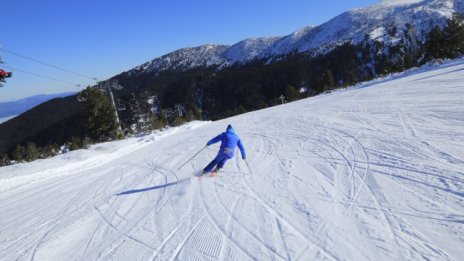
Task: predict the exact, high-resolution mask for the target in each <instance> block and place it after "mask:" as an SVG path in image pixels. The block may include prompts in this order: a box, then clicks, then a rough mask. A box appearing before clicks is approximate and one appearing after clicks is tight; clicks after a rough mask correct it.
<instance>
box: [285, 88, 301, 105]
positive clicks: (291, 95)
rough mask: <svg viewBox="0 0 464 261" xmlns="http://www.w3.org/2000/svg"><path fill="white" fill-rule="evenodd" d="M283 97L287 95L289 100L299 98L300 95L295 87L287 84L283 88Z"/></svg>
mask: <svg viewBox="0 0 464 261" xmlns="http://www.w3.org/2000/svg"><path fill="white" fill-rule="evenodd" d="M285 97H287V100H288V101H289V102H291V101H296V100H298V99H300V98H301V95H300V93H299V92H298V90H297V89H296V88H295V87H293V86H292V85H287V88H285Z"/></svg>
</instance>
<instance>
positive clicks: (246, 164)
mask: <svg viewBox="0 0 464 261" xmlns="http://www.w3.org/2000/svg"><path fill="white" fill-rule="evenodd" d="M245 163H246V165H247V167H248V169H249V170H250V173H251V175H253V171H251V168H250V165H248V161H247V160H245Z"/></svg>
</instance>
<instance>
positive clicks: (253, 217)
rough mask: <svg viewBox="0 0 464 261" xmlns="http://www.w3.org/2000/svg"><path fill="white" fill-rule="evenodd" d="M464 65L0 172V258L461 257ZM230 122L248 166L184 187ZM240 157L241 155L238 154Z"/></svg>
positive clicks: (233, 163) (233, 166)
mask: <svg viewBox="0 0 464 261" xmlns="http://www.w3.org/2000/svg"><path fill="white" fill-rule="evenodd" d="M463 77H464V60H458V61H454V62H450V63H447V64H442V65H438V66H431V67H428V68H423V69H419V70H415V71H409V72H406V73H403V74H398V75H395V76H391V77H388V78H384V79H379V80H376V81H375V82H368V83H364V84H360V85H357V86H355V87H352V88H349V89H346V90H340V91H336V92H333V93H330V94H324V95H320V96H317V97H313V98H309V99H305V100H301V101H298V102H294V103H289V104H285V105H281V106H276V107H272V108H269V109H265V110H260V111H256V112H251V113H246V114H243V115H239V116H236V117H233V118H229V119H226V120H221V121H217V122H212V123H203V125H201V124H200V123H192V125H187V126H185V127H181V128H178V129H175V130H170V131H176V132H177V133H171V135H163V134H162V133H160V134H156V135H150V136H146V137H140V138H132V139H128V140H123V141H116V142H111V143H105V144H99V145H95V146H92V148H91V149H89V150H79V151H74V152H70V153H68V154H63V155H60V156H57V157H54V158H51V159H47V160H40V161H36V162H32V163H27V164H17V165H13V166H7V167H2V168H0V191H1V192H0V209H1V211H0V227H1V233H0V256H1V259H4V260H421V259H427V260H463V258H464V252H463V250H462V245H463V243H464V226H463V224H464V201H463V200H464V192H463V191H464V106H463V100H464V82H463V81H462V78H463ZM227 124H232V125H233V126H234V127H235V129H236V131H237V132H238V134H239V135H240V136H241V138H242V140H243V143H244V144H245V147H246V149H247V154H248V157H247V162H248V163H249V166H250V167H251V170H249V169H248V167H247V164H245V162H244V161H243V160H241V159H240V157H239V155H238V157H236V158H234V159H232V160H230V161H229V162H228V163H227V164H226V166H225V168H224V169H223V170H222V171H221V172H220V173H219V175H218V176H217V177H214V178H211V177H204V178H202V179H201V180H197V179H196V178H194V177H193V175H194V174H195V173H197V172H198V171H199V170H200V169H201V168H202V167H204V166H205V165H206V164H207V163H208V162H209V161H210V160H211V159H212V158H213V157H214V156H215V154H216V151H217V149H218V145H213V146H210V147H208V148H206V149H205V150H203V151H202V152H200V154H198V156H196V157H195V158H194V159H193V160H192V161H190V162H188V163H187V164H186V165H185V166H184V167H183V168H181V169H180V170H179V169H178V168H179V166H181V165H182V164H183V163H184V162H186V161H187V160H188V159H189V158H190V157H192V156H193V155H194V154H195V153H196V152H197V151H199V150H201V149H202V148H203V147H204V146H205V144H206V142H207V141H208V140H209V139H210V138H212V137H213V136H215V135H216V134H218V133H219V132H222V131H223V130H224V129H225V127H226V126H227ZM237 153H238V152H237Z"/></svg>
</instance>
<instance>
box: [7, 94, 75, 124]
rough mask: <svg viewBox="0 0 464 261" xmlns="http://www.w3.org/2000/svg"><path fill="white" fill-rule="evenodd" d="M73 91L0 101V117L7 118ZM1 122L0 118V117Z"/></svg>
mask: <svg viewBox="0 0 464 261" xmlns="http://www.w3.org/2000/svg"><path fill="white" fill-rule="evenodd" d="M73 94H74V92H65V93H55V94H39V95H34V96H30V97H27V98H23V99H19V100H16V101H8V102H0V118H2V119H9V118H11V117H12V116H14V115H19V114H21V113H23V112H25V111H27V110H29V109H31V108H33V107H35V106H37V105H39V104H41V103H43V102H46V101H48V100H51V99H54V98H61V97H66V96H70V95H73ZM0 123H1V119H0Z"/></svg>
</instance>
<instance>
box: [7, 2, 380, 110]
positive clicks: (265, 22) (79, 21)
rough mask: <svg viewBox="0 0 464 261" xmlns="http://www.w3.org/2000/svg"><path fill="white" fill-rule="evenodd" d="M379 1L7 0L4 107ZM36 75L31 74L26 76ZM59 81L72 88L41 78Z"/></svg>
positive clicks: (278, 32)
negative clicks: (178, 53) (8, 72)
mask: <svg viewBox="0 0 464 261" xmlns="http://www.w3.org/2000/svg"><path fill="white" fill-rule="evenodd" d="M378 2H379V0H324V1H310V0H306V1H303V0H296V1H291V0H290V1H283V0H248V1H245V0H233V1H232V0H229V1H226V0H216V1H213V0H209V1H208V0H190V1H187V0H169V1H168V0H165V1H160V0H151V1H149V0H144V1H142V0H132V1H127V0H126V1H120V0H112V1H110V0H80V1H62V0H60V1H58V0H42V1H33V0H28V1H25V0H14V1H2V4H1V9H0V23H1V25H2V26H1V27H2V29H1V31H0V45H1V46H2V48H4V49H5V50H6V51H5V50H4V51H1V50H0V54H1V56H2V59H3V60H4V62H6V64H3V65H0V66H1V67H2V68H6V69H8V66H9V67H10V68H15V69H14V70H13V73H14V77H13V78H10V79H8V83H7V84H5V86H4V87H3V88H0V101H9V100H16V99H19V98H23V97H27V96H31V95H35V94H42V93H58V92H67V91H78V90H80V89H82V87H80V88H79V87H77V86H75V85H73V84H71V83H76V84H81V85H82V86H87V85H91V84H93V83H94V82H93V81H92V80H91V79H88V78H85V77H81V76H78V75H75V74H71V73H67V72H64V71H60V70H56V69H54V68H51V67H48V66H44V65H43V64H40V63H36V62H33V61H30V60H27V59H24V58H22V57H20V56H17V55H13V54H11V53H9V52H8V51H12V52H15V53H17V54H20V55H23V56H27V57H29V58H33V59H36V60H39V61H42V62H45V63H48V64H51V65H54V66H57V67H60V68H64V69H66V70H69V71H72V72H76V73H79V74H82V75H85V76H90V77H97V78H98V79H99V80H104V79H107V78H109V77H111V76H114V75H116V74H118V73H120V72H123V71H126V70H128V69H131V68H133V67H135V66H137V65H140V64H142V63H144V62H146V61H149V60H151V59H153V58H156V57H159V56H161V55H164V54H167V53H169V52H171V51H174V50H177V49H180V48H184V47H193V46H198V45H202V44H207V43H213V44H234V43H236V42H238V41H241V40H243V39H246V38H249V37H262V36H283V35H287V34H290V33H292V32H294V31H296V30H298V29H300V28H302V27H305V26H308V25H319V24H322V23H324V22H326V21H328V20H329V19H331V18H333V17H334V16H336V15H338V14H340V13H342V12H344V11H348V10H351V9H353V8H359V7H365V6H368V5H371V4H374V3H378ZM25 72H28V73H25ZM30 73H32V74H39V75H42V76H46V77H50V78H55V79H57V80H61V81H66V82H70V83H65V82H60V81H55V80H51V79H46V78H43V77H37V76H35V75H32V74H30Z"/></svg>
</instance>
